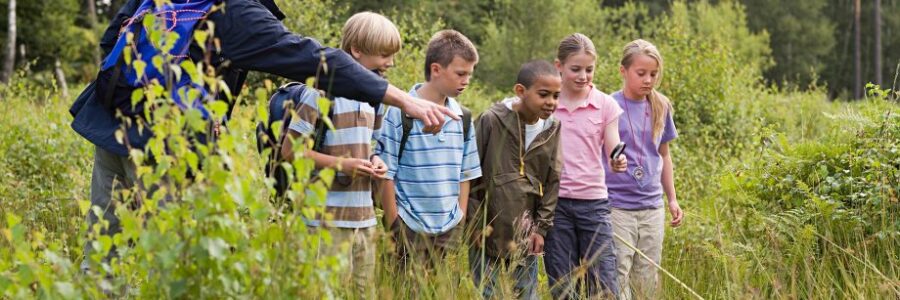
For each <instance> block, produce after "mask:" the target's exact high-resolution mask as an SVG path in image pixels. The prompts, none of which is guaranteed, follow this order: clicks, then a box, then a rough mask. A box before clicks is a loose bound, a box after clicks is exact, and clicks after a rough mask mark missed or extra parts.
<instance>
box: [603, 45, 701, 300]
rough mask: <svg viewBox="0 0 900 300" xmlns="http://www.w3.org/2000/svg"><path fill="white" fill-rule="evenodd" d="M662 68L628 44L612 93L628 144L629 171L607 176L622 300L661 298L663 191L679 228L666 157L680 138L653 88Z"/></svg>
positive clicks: (645, 48)
mask: <svg viewBox="0 0 900 300" xmlns="http://www.w3.org/2000/svg"><path fill="white" fill-rule="evenodd" d="M662 69H663V60H662V56H661V55H660V54H659V51H658V50H657V49H656V47H655V46H653V44H651V43H649V42H647V41H645V40H635V41H632V42H630V43H628V44H627V45H626V46H625V48H624V50H623V55H622V61H621V66H620V67H619V72H620V73H621V74H622V78H623V79H624V83H625V84H624V88H623V89H622V90H621V91H618V92H615V93H613V95H612V96H613V98H614V99H615V100H616V102H617V103H618V105H619V106H620V107H621V108H623V109H624V110H625V112H624V113H623V115H622V117H620V118H619V135H620V136H621V137H622V140H623V141H624V142H625V143H627V144H628V147H627V148H626V149H625V154H626V155H627V156H628V157H629V158H630V159H629V161H628V170H627V172H624V173H611V172H606V183H607V185H608V187H609V200H610V204H611V206H612V222H613V231H614V232H615V234H616V235H618V236H619V238H621V240H619V239H617V240H616V249H617V250H616V259H617V261H618V267H617V273H618V282H619V285H620V286H619V293H620V297H619V298H620V299H656V298H659V295H658V294H657V293H656V292H657V286H658V282H659V280H658V278H657V272H656V267H655V266H653V264H654V263H655V264H657V265H658V264H659V263H660V258H661V256H662V243H663V234H664V233H665V217H666V216H665V210H664V205H663V197H662V196H663V192H665V195H666V196H667V198H668V204H669V205H668V206H669V212H670V213H671V214H672V221H671V222H670V224H671V225H672V226H673V227H675V226H678V225H680V224H681V220H682V217H683V216H684V214H683V212H682V211H681V208H680V207H679V206H678V200H677V198H676V197H675V179H674V172H673V166H672V157H671V155H669V142H670V141H672V140H673V139H675V138H676V137H677V136H678V133H677V131H676V130H675V122H673V121H672V105H671V103H670V102H669V99H668V98H666V96H664V95H663V94H660V93H659V92H657V91H656V88H655V87H656V86H657V85H658V84H659V80H660V78H662ZM632 247H635V248H637V249H638V250H640V251H641V252H642V253H644V254H645V255H647V257H648V258H650V261H648V260H647V259H645V258H644V257H642V256H640V255H638V254H637V253H636V252H635V251H634V248H632ZM651 261H652V262H651Z"/></svg>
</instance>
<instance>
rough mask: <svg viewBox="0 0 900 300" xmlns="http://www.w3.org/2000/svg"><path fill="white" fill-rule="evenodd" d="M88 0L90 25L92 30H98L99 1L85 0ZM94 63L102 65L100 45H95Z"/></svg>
mask: <svg viewBox="0 0 900 300" xmlns="http://www.w3.org/2000/svg"><path fill="white" fill-rule="evenodd" d="M85 1H87V20H88V26H89V27H90V28H91V32H94V33H96V32H97V3H96V2H95V1H96V0H85ZM93 48H94V53H93V54H94V65H96V66H99V65H100V46H99V45H94V47H93Z"/></svg>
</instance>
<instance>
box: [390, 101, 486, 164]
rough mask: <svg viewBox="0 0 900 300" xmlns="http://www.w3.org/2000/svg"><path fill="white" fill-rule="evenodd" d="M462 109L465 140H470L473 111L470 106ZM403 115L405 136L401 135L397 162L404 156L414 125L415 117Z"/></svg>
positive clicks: (402, 124) (461, 107) (402, 122)
mask: <svg viewBox="0 0 900 300" xmlns="http://www.w3.org/2000/svg"><path fill="white" fill-rule="evenodd" d="M459 108H460V109H462V113H463V114H462V122H463V141H464V142H468V141H469V128H470V127H472V111H470V110H469V109H468V108H465V107H463V106H462V105H460V106H459ZM400 115H402V116H403V117H402V118H401V119H402V120H401V126H402V127H403V136H401V137H400V151H397V163H400V158H402V157H403V149H406V141H407V140H409V134H410V132H411V131H412V127H413V118H410V117H409V116H407V115H406V114H404V113H402V112H401V113H400Z"/></svg>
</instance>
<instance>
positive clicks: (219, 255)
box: [205, 237, 229, 260]
mask: <svg viewBox="0 0 900 300" xmlns="http://www.w3.org/2000/svg"><path fill="white" fill-rule="evenodd" d="M205 240H206V250H207V251H208V252H209V256H211V257H212V258H214V259H216V260H223V259H225V251H227V250H228V248H229V246H228V243H226V242H225V241H224V240H222V239H221V238H218V237H217V238H212V239H210V238H205Z"/></svg>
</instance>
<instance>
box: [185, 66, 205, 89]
mask: <svg viewBox="0 0 900 300" xmlns="http://www.w3.org/2000/svg"><path fill="white" fill-rule="evenodd" d="M200 66H201V64H200V63H197V64H194V63H193V62H191V61H189V60H184V61H182V62H181V69H183V70H184V72H185V73H187V75H188V76H190V77H191V82H193V83H194V84H196V85H203V76H200V73H197V69H198V68H199V67H200Z"/></svg>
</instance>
